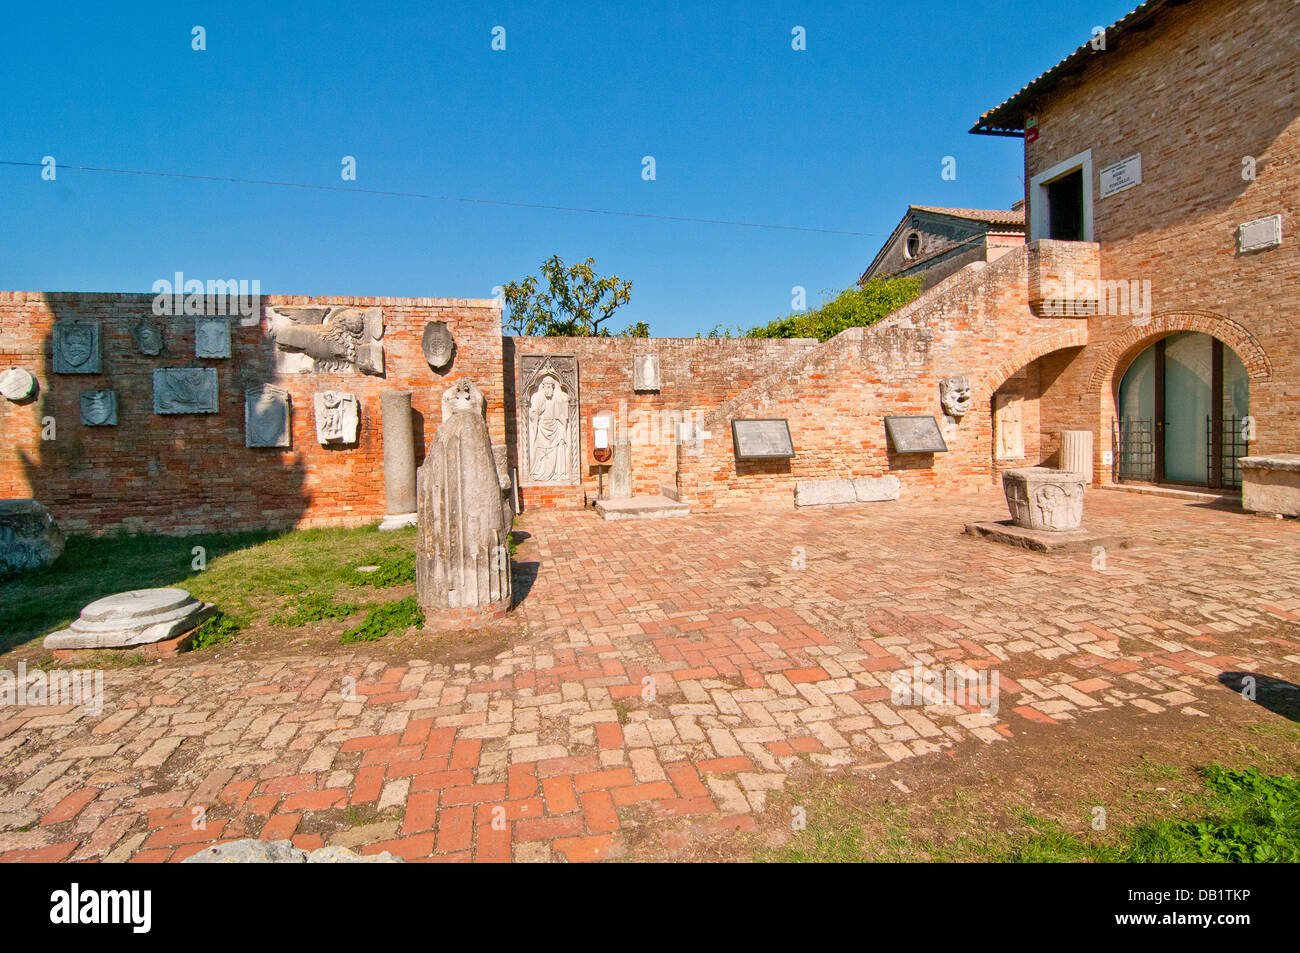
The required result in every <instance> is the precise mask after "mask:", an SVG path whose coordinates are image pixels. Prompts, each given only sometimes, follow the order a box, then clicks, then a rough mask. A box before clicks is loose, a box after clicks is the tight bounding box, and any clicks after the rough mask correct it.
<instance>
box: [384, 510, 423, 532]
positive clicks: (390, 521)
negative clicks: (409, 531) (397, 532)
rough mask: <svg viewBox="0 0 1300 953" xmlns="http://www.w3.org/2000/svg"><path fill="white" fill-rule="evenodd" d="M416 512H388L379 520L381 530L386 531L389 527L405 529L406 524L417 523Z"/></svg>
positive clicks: (412, 524)
mask: <svg viewBox="0 0 1300 953" xmlns="http://www.w3.org/2000/svg"><path fill="white" fill-rule="evenodd" d="M419 521H420V518H419V514H418V513H396V514H389V515H388V516H385V517H384V518H383V519H382V520H380V521H379V529H380V531H381V532H387V531H388V530H390V529H405V528H406V527H408V526H415V525H417V524H418V523H419Z"/></svg>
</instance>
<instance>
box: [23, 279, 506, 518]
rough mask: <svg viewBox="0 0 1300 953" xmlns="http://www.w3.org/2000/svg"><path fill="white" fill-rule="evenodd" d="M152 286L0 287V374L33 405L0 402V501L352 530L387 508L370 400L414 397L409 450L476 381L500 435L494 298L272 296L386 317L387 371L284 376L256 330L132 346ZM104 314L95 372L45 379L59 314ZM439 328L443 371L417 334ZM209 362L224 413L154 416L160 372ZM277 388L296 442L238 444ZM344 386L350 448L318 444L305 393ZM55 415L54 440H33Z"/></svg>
mask: <svg viewBox="0 0 1300 953" xmlns="http://www.w3.org/2000/svg"><path fill="white" fill-rule="evenodd" d="M152 302H153V297H152V296H151V295H119V294H45V293H31V292H3V293H0V368H5V367H10V366H19V367H25V368H27V369H28V370H29V371H31V372H32V374H34V375H35V377H36V378H37V381H38V383H39V386H40V392H39V394H38V396H37V398H36V399H35V400H34V401H32V402H29V403H21V404H14V403H11V402H9V401H7V400H3V399H0V445H2V447H0V454H2V455H0V497H27V496H31V497H34V498H36V499H37V500H39V501H41V502H42V503H44V504H46V505H47V506H49V507H50V509H51V511H52V512H53V514H54V516H55V518H56V519H57V520H58V521H59V523H60V525H61V526H62V527H63V529H64V530H65V531H67V532H88V531H91V532H108V531H113V530H126V531H131V532H165V533H189V532H195V531H199V530H217V529H247V528H261V527H275V526H292V525H304V526H319V525H332V524H357V523H364V522H367V521H372V520H376V519H378V518H379V517H380V516H382V515H383V513H384V471H383V435H382V432H381V431H382V428H381V426H380V407H379V403H380V401H379V395H380V393H381V392H383V391H384V390H387V389H390V388H391V389H406V390H411V391H413V397H412V406H413V408H414V410H415V411H416V412H417V414H419V415H422V417H423V422H422V425H423V426H422V429H423V433H422V434H421V428H420V426H419V418H417V431H416V434H417V442H416V447H417V457H418V456H420V455H421V454H422V451H423V448H424V447H426V446H428V444H429V441H430V440H432V438H433V434H434V431H435V430H436V428H437V425H438V424H439V423H440V422H441V419H442V415H441V410H440V405H439V401H440V398H441V395H442V392H443V390H444V389H446V387H448V386H450V384H451V383H452V382H454V381H455V380H457V379H459V378H461V377H469V378H470V379H472V380H473V381H474V382H475V383H476V384H478V386H479V387H480V388H482V390H483V393H484V395H485V397H486V398H487V413H488V422H489V429H490V432H491V434H492V439H493V441H494V442H502V441H504V439H505V417H504V414H503V412H502V411H503V403H502V401H503V387H502V376H501V373H502V372H501V312H500V310H499V308H497V307H496V306H495V305H494V303H493V302H491V301H473V300H462V299H441V298H328V299H324V298H321V299H315V298H307V297H300V296H299V297H290V296H278V295H277V296H266V297H264V298H263V299H262V304H263V305H273V306H276V305H307V304H332V305H333V304H337V305H355V306H358V307H368V306H372V305H377V306H379V307H382V308H383V312H384V337H383V343H384V358H385V371H386V376H385V377H383V378H380V377H373V376H369V375H365V374H355V375H341V374H292V375H284V376H281V377H277V376H276V374H275V371H274V355H273V352H272V347H273V345H272V342H271V341H270V339H269V337H268V336H267V335H266V332H265V330H264V327H265V322H263V325H262V326H255V327H241V326H239V323H238V319H237V318H236V319H234V320H233V321H232V329H231V332H232V333H231V345H232V357H231V358H230V359H228V360H196V359H195V357H194V328H193V318H184V317H174V318H173V317H166V318H163V319H162V320H163V321H164V322H165V323H166V350H165V351H164V352H163V353H162V354H160V355H158V356H157V357H148V356H146V355H143V354H141V353H140V352H139V349H138V348H137V347H136V344H135V341H134V339H133V338H132V337H131V334H130V328H131V325H132V323H133V322H134V321H135V320H137V319H138V318H139V317H140V316H142V315H146V314H149V313H150V310H151V305H152ZM72 317H86V318H98V319H99V320H100V323H101V325H100V326H101V340H102V355H103V373H101V374H97V375H91V374H54V373H52V363H51V362H52V342H51V326H52V324H53V322H54V321H55V320H56V319H59V318H72ZM433 320H443V321H446V322H447V324H448V326H449V328H450V330H451V332H452V335H453V337H454V338H455V341H456V353H455V357H454V360H453V362H452V364H451V366H450V368H448V370H447V372H446V373H442V374H440V373H437V372H435V371H433V370H431V369H430V368H429V365H428V364H427V362H426V361H425V360H424V356H423V354H422V353H421V351H420V337H421V335H422V334H423V331H424V327H425V325H426V324H427V323H428V322H429V321H433ZM193 365H203V366H208V367H214V368H216V370H217V380H218V389H219V390H218V392H219V398H220V405H219V412H218V413H216V414H187V415H180V416H171V415H168V416H160V415H156V414H154V412H153V376H152V370H153V369H154V368H156V367H177V366H193ZM262 382H270V383H275V384H276V385H277V386H280V387H284V388H286V389H287V390H289V391H290V393H291V395H292V397H291V400H292V428H293V442H292V446H291V447H289V448H288V449H285V450H280V449H271V448H253V449H249V448H245V446H244V388H245V387H247V386H250V385H253V384H257V383H262ZM95 389H111V390H114V391H116V392H117V400H118V425H117V426H116V427H85V426H82V424H81V416H80V409H79V399H80V394H81V392H82V391H85V390H95ZM325 389H338V390H344V391H349V392H351V393H354V394H356V395H357V398H358V400H359V402H360V405H361V416H360V426H359V428H358V439H357V443H356V445H355V446H351V447H347V448H332V447H330V448H327V447H322V446H321V445H320V444H319V443H317V441H316V429H315V411H314V407H313V404H312V395H313V393H314V392H315V391H317V390H325ZM46 417H53V418H54V421H55V427H56V430H55V434H56V439H54V440H42V439H41V421H42V419H43V418H46Z"/></svg>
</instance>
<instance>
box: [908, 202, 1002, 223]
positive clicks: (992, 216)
mask: <svg viewBox="0 0 1300 953" xmlns="http://www.w3.org/2000/svg"><path fill="white" fill-rule="evenodd" d="M908 208H909V209H916V210H918V211H921V212H933V213H935V214H936V215H951V216H952V217H953V218H965V219H970V220H971V221H972V222H986V223H988V224H989V225H1019V226H1020V228H1021V229H1023V228H1024V227H1025V210H1024V209H1023V208H1018V209H1007V208H943V207H941V206H938V205H910V206H908Z"/></svg>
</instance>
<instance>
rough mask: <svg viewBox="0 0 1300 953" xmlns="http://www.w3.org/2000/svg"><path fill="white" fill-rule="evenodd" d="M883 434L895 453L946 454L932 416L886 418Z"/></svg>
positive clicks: (941, 437) (937, 424) (935, 421)
mask: <svg viewBox="0 0 1300 953" xmlns="http://www.w3.org/2000/svg"><path fill="white" fill-rule="evenodd" d="M885 433H887V434H888V435H889V442H890V443H891V444H893V446H894V452H895V453H947V452H948V444H946V443H944V440H943V434H942V433H940V432H939V422H938V421H937V420H935V419H934V417H932V416H926V417H886V418H885Z"/></svg>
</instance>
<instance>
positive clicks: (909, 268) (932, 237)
mask: <svg viewBox="0 0 1300 953" xmlns="http://www.w3.org/2000/svg"><path fill="white" fill-rule="evenodd" d="M1024 243H1025V203H1024V201H1019V202H1017V203H1016V204H1015V205H1014V206H1012V207H1011V208H1010V209H981V208H939V207H936V206H932V205H909V206H908V208H907V214H906V215H904V216H903V220H902V221H901V222H899V223H898V225H897V226H896V227H895V228H894V231H893V234H891V235H890V236H889V240H888V241H887V242H885V244H884V246H883V247H882V248H881V249H880V251H879V252H878V253H877V254H876V257H875V259H874V260H873V261H872V262H871V265H870V266H869V267H868V268H867V270H866V271H864V272H863V273H862V277H860V278H859V279H858V284H860V285H863V284H866V283H867V282H868V281H871V280H872V279H873V278H903V277H907V276H910V275H924V276H925V281H924V284H923V287H924V288H930V287H932V286H934V285H936V284H938V283H939V282H940V281H942V280H943V279H944V278H947V277H948V276H949V275H952V274H956V273H957V272H958V271H961V269H962V268H964V267H966V266H967V265H969V264H970V263H971V262H973V261H984V262H989V261H996V260H997V259H999V258H1001V257H1002V256H1003V255H1005V254H1006V253H1007V252H1009V251H1011V250H1012V249H1013V248H1019V247H1021V246H1022V245H1024Z"/></svg>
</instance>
